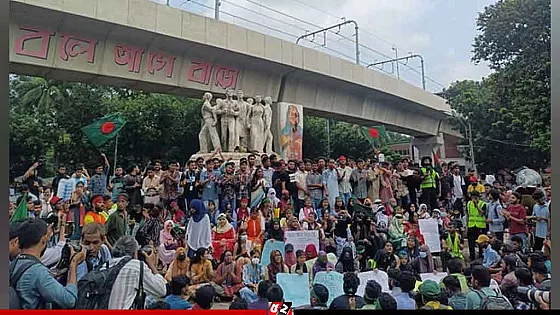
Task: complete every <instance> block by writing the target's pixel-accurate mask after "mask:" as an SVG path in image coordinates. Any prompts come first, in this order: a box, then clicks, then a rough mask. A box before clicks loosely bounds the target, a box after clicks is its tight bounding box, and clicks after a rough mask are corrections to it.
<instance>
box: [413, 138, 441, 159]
mask: <svg viewBox="0 0 560 315" xmlns="http://www.w3.org/2000/svg"><path fill="white" fill-rule="evenodd" d="M412 147H413V152H415V153H414V161H415V162H417V163H420V159H421V158H422V157H424V156H429V157H431V158H432V160H433V159H434V153H437V152H439V153H437V154H438V158H440V159H442V158H445V142H444V140H443V133H439V134H438V135H437V136H428V137H415V138H414V139H413V140H412Z"/></svg>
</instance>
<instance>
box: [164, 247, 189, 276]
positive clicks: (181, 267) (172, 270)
mask: <svg viewBox="0 0 560 315" xmlns="http://www.w3.org/2000/svg"><path fill="white" fill-rule="evenodd" d="M189 269H190V260H189V257H187V250H186V249H185V248H184V247H179V248H177V250H175V259H173V261H172V262H171V264H169V268H168V269H167V273H165V280H167V282H171V280H173V278H174V277H176V276H189Z"/></svg>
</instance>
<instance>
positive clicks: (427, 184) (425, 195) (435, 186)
mask: <svg viewBox="0 0 560 315" xmlns="http://www.w3.org/2000/svg"><path fill="white" fill-rule="evenodd" d="M420 178H421V179H422V182H421V183H420V188H421V189H422V195H421V196H420V203H425V204H426V205H428V211H430V213H431V211H432V210H434V209H437V208H438V197H439V196H440V195H441V191H440V189H441V185H440V183H439V175H438V173H437V172H436V171H435V170H434V168H433V166H432V158H431V157H429V156H425V157H423V158H422V168H420Z"/></svg>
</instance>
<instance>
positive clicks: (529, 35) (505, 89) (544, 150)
mask: <svg viewBox="0 0 560 315" xmlns="http://www.w3.org/2000/svg"><path fill="white" fill-rule="evenodd" d="M550 20H551V19H550V1H549V0H501V1H498V2H497V3H496V4H494V5H491V6H488V7H486V8H485V10H484V11H483V12H482V13H480V15H479V17H478V19H477V26H478V30H479V31H480V34H479V35H478V36H477V37H476V38H475V40H474V44H473V48H474V50H473V61H474V62H477V63H478V62H481V61H486V62H488V63H489V66H490V68H491V69H493V70H494V71H495V72H494V73H492V74H491V75H490V76H489V77H488V78H486V79H484V80H482V81H481V82H473V81H462V82H455V83H453V84H452V85H451V86H450V87H449V88H448V89H446V90H444V92H443V94H444V96H445V97H446V98H447V99H448V101H449V103H450V105H451V107H452V108H453V109H455V110H456V111H457V112H458V113H459V114H461V115H462V116H464V117H465V118H466V119H468V120H469V121H470V122H471V123H472V125H473V138H474V141H473V142H474V144H475V149H476V150H475V157H476V162H477V164H479V163H480V164H481V165H480V166H482V168H483V169H486V170H487V171H495V170H496V169H497V168H499V167H503V166H509V167H516V166H520V165H527V166H531V167H535V168H538V167H540V166H544V165H545V164H547V163H548V161H549V160H550ZM456 125H457V127H458V128H460V129H461V130H464V129H463V128H462V127H461V124H459V123H458V122H457V121H456ZM465 135H466V134H465ZM504 164H505V165H504Z"/></svg>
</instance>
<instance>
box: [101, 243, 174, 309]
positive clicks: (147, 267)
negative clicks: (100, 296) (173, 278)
mask: <svg viewBox="0 0 560 315" xmlns="http://www.w3.org/2000/svg"><path fill="white" fill-rule="evenodd" d="M138 249H139V246H138V242H136V240H135V239H134V237H132V236H130V235H125V236H123V237H121V238H120V239H119V240H118V241H117V242H116V243H115V246H113V250H112V254H113V257H114V258H113V259H111V260H110V261H109V267H113V266H115V265H117V264H118V262H119V261H120V260H121V259H123V258H125V257H132V260H130V261H129V262H128V263H126V265H124V267H123V268H122V269H121V270H120V272H119V274H118V276H117V279H116V280H115V284H113V289H112V290H111V298H110V299H109V309H110V310H129V309H130V308H131V307H132V305H133V303H134V298H135V297H136V292H137V290H138V284H139V280H140V264H143V271H144V272H143V274H144V281H143V287H144V292H145V293H146V294H147V295H151V296H153V297H154V298H156V299H161V298H163V297H164V296H165V294H166V293H167V288H166V284H167V281H165V279H164V278H163V277H162V276H161V275H160V274H159V273H158V270H157V268H156V265H157V253H156V251H155V249H152V251H151V254H150V255H147V254H144V253H143V254H144V255H145V258H146V259H145V261H146V262H142V261H140V260H138Z"/></svg>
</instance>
